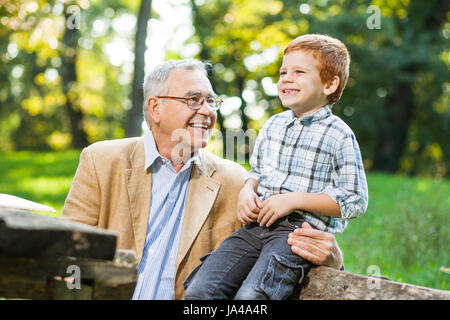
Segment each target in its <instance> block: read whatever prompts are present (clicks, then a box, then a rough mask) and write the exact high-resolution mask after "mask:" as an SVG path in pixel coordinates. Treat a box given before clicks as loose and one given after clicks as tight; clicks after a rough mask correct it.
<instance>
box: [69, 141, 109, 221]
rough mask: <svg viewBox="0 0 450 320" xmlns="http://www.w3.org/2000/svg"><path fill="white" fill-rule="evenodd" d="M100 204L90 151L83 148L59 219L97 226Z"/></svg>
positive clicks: (96, 178) (98, 189)
mask: <svg viewBox="0 0 450 320" xmlns="http://www.w3.org/2000/svg"><path fill="white" fill-rule="evenodd" d="M100 204H101V201H100V187H99V183H98V177H97V172H96V169H95V164H94V160H93V157H92V154H91V151H90V149H89V148H85V149H83V151H82V152H81V155H80V162H79V165H78V168H77V171H76V173H75V177H74V178H73V181H72V186H71V187H70V190H69V194H68V196H67V198H66V201H65V203H64V208H63V211H62V214H61V218H62V219H67V220H71V221H76V222H81V223H84V224H89V225H91V226H97V225H98V217H99V213H100Z"/></svg>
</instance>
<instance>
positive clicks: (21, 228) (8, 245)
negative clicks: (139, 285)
mask: <svg viewBox="0 0 450 320" xmlns="http://www.w3.org/2000/svg"><path fill="white" fill-rule="evenodd" d="M116 241H117V235H116V234H115V233H113V232H110V231H107V230H102V229H97V228H94V227H90V226H86V225H84V224H81V223H76V222H71V221H65V220H62V219H57V218H51V217H47V216H42V215H37V214H32V213H28V212H25V211H18V210H10V209H0V297H3V298H25V299H130V298H131V297H132V295H133V291H134V287H135V284H136V279H137V260H136V255H135V253H134V252H133V251H129V250H117V251H116Z"/></svg>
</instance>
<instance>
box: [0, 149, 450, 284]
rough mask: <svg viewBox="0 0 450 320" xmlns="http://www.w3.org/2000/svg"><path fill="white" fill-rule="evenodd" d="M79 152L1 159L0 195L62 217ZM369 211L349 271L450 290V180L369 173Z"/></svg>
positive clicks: (348, 238) (355, 235) (349, 234)
mask: <svg viewBox="0 0 450 320" xmlns="http://www.w3.org/2000/svg"><path fill="white" fill-rule="evenodd" d="M78 158H79V151H64V152H46V153H35V152H16V153H12V154H0V193H9V194H12V195H16V196H20V197H23V198H26V199H29V200H33V201H36V202H40V203H43V204H46V205H49V206H51V207H53V208H55V209H56V210H57V213H56V214H55V216H59V215H60V213H61V210H62V207H63V205H64V200H65V197H66V196H67V193H68V191H69V188H70V184H71V182H72V178H73V175H74V173H75V170H76V167H77V165H78ZM367 179H368V184H369V197H370V199H369V208H368V210H367V212H366V213H365V215H363V216H362V217H360V218H358V219H356V220H354V221H350V223H349V225H348V227H347V229H346V230H345V232H344V233H343V234H341V235H337V239H338V242H339V244H340V246H341V248H342V250H343V251H344V257H345V267H346V271H349V272H353V273H357V274H362V275H367V274H373V272H372V271H370V268H373V267H371V266H377V268H379V270H380V272H381V274H382V275H385V276H388V277H389V278H391V279H392V280H395V281H400V282H407V283H411V284H416V285H421V286H427V287H432V288H438V289H445V290H450V275H449V274H447V273H444V272H442V271H440V268H441V267H447V268H449V267H450V250H449V249H450V248H449V241H450V234H449V233H450V231H449V230H450V225H449V213H450V181H449V180H438V181H435V180H431V179H422V178H407V177H401V176H394V175H387V174H374V173H372V174H368V176H367Z"/></svg>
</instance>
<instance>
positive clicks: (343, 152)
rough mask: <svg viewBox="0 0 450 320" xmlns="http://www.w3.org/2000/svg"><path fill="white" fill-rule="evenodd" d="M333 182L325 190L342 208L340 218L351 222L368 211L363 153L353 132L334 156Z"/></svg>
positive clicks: (347, 136)
mask: <svg viewBox="0 0 450 320" xmlns="http://www.w3.org/2000/svg"><path fill="white" fill-rule="evenodd" d="M332 167H333V173H332V177H331V178H332V182H331V183H330V184H329V185H328V186H327V187H325V188H324V190H323V191H322V193H324V194H327V195H328V196H329V197H330V198H331V199H333V200H334V201H335V202H336V203H337V204H338V205H339V207H340V218H342V219H345V220H349V219H354V218H357V217H359V216H361V215H362V214H363V213H364V212H365V211H366V210H367V204H368V200H369V195H368V190H367V181H366V175H365V172H364V167H363V162H362V158H361V152H360V150H359V146H358V142H357V141H356V137H355V135H354V134H353V132H351V133H349V134H347V135H346V136H345V137H344V138H343V139H342V140H341V143H340V146H339V147H338V148H337V150H336V152H335V154H334V155H333V163H332Z"/></svg>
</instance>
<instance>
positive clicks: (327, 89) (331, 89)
mask: <svg viewBox="0 0 450 320" xmlns="http://www.w3.org/2000/svg"><path fill="white" fill-rule="evenodd" d="M339 83H340V81H339V77H338V76H334V77H333V79H332V80H331V81H329V82H328V83H327V84H325V86H324V87H323V93H324V94H325V95H326V96H329V95H330V94H333V93H335V92H336V90H337V88H338V87H339Z"/></svg>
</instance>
